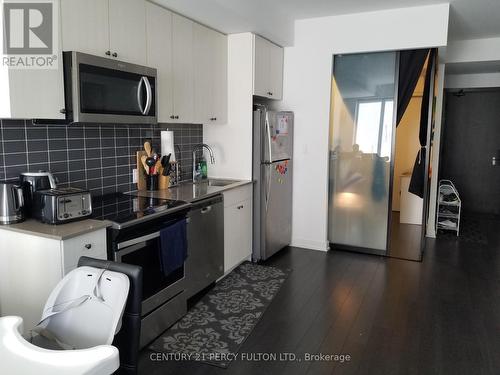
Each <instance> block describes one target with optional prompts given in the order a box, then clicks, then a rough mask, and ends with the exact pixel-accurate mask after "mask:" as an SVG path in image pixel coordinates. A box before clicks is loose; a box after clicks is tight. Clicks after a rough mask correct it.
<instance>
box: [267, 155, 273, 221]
mask: <svg viewBox="0 0 500 375" xmlns="http://www.w3.org/2000/svg"><path fill="white" fill-rule="evenodd" d="M271 167H272V164H266V169H267V170H266V212H267V211H268V207H269V198H270V196H271Z"/></svg>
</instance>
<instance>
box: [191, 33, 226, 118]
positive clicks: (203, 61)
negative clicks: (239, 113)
mask: <svg viewBox="0 0 500 375" xmlns="http://www.w3.org/2000/svg"><path fill="white" fill-rule="evenodd" d="M194 72H195V73H194V85H195V88H196V89H195V94H194V100H195V102H194V103H195V112H196V121H197V122H200V123H202V124H224V123H226V122H227V37H226V36H225V35H223V34H221V33H219V32H217V31H214V30H212V29H209V28H207V27H205V26H202V25H199V24H195V25H194Z"/></svg>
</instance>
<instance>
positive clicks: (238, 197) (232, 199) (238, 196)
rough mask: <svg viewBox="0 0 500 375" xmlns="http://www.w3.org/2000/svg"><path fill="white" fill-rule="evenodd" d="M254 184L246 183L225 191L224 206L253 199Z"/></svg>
mask: <svg viewBox="0 0 500 375" xmlns="http://www.w3.org/2000/svg"><path fill="white" fill-rule="evenodd" d="M252 188H253V184H246V185H243V186H240V187H237V188H234V189H231V190H228V191H225V192H224V207H229V206H233V205H235V204H236V203H238V202H243V201H246V200H248V199H252V191H253V190H252Z"/></svg>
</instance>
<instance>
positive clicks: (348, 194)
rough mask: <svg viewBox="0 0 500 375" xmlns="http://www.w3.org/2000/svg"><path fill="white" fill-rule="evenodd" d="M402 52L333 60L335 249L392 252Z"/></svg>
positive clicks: (331, 225)
mask: <svg viewBox="0 0 500 375" xmlns="http://www.w3.org/2000/svg"><path fill="white" fill-rule="evenodd" d="M396 81H397V52H381V53H361V54H351V55H336V56H335V57H334V64H333V75H332V94H331V106H332V108H331V116H330V151H329V152H330V175H329V209H328V218H329V221H328V239H329V242H330V244H331V246H332V247H334V248H335V247H338V248H347V249H349V250H356V251H362V252H368V253H375V254H385V253H386V251H387V245H388V243H387V238H388V228H389V226H388V224H389V213H390V204H391V190H392V184H391V182H392V181H391V176H392V169H393V161H392V150H393V146H394V145H393V142H394V140H393V138H394V137H393V129H394V127H395V120H396V119H395V115H394V108H395V106H394V102H395V100H396V92H397V85H396Z"/></svg>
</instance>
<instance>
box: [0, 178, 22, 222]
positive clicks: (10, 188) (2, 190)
mask: <svg viewBox="0 0 500 375" xmlns="http://www.w3.org/2000/svg"><path fill="white" fill-rule="evenodd" d="M24 217H25V216H24V198H23V190H22V188H21V186H19V183H18V181H17V180H5V181H0V224H2V225H4V224H15V223H20V222H21V221H24Z"/></svg>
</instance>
